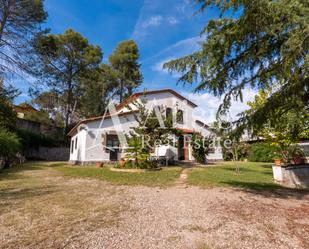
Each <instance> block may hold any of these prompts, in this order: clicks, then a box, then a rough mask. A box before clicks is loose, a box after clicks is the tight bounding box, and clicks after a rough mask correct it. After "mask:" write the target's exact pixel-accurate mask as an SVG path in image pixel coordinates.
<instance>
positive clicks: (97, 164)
mask: <svg viewBox="0 0 309 249" xmlns="http://www.w3.org/2000/svg"><path fill="white" fill-rule="evenodd" d="M95 166H96V167H97V168H102V167H103V166H104V164H103V163H96V165H95Z"/></svg>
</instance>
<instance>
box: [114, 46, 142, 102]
mask: <svg viewBox="0 0 309 249" xmlns="http://www.w3.org/2000/svg"><path fill="white" fill-rule="evenodd" d="M138 59H139V51H138V47H137V45H136V43H135V42H134V41H133V40H129V41H123V42H121V43H119V44H118V46H117V48H116V49H115V51H114V52H113V53H112V54H111V55H110V57H109V62H110V65H111V67H112V68H113V69H114V70H115V71H116V72H117V75H118V81H119V82H118V84H119V86H118V87H119V91H118V95H119V100H120V102H122V101H123V98H124V97H125V96H128V95H132V93H133V91H134V89H136V88H137V87H139V86H140V85H141V83H142V81H143V76H142V73H141V72H140V64H139V63H138Z"/></svg>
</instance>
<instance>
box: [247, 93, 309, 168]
mask: <svg viewBox="0 0 309 249" xmlns="http://www.w3.org/2000/svg"><path fill="white" fill-rule="evenodd" d="M271 96H272V90H271V89H269V90H266V91H262V90H261V91H260V92H259V94H258V95H256V96H255V99H254V101H251V102H248V105H249V106H250V107H251V108H250V109H249V110H247V111H245V112H244V113H243V115H244V116H245V117H246V120H249V121H251V123H252V132H253V134H254V135H256V136H258V137H260V138H263V139H264V140H266V141H267V142H268V143H270V144H271V145H274V146H278V147H279V148H280V155H281V157H282V159H283V160H284V161H285V162H286V163H288V162H289V161H290V159H291V158H290V155H291V154H293V153H295V152H297V151H295V146H293V144H295V143H297V142H299V141H300V140H301V139H308V138H309V130H308V127H309V113H308V110H307V109H306V107H305V106H304V105H303V103H302V101H299V100H298V99H296V100H295V99H294V100H291V103H290V104H291V105H294V104H295V105H297V106H298V109H297V110H296V109H294V108H291V109H289V110H283V109H281V108H278V109H277V110H276V111H274V112H273V113H272V115H271V116H269V117H268V118H267V119H265V117H263V115H262V116H261V114H260V113H259V112H260V110H261V109H264V106H265V105H267V103H268V101H269V98H271ZM252 117H253V118H252ZM257 117H260V118H264V119H265V120H264V124H263V126H260V125H254V122H252V119H254V120H256V118H257ZM297 153H298V152H297Z"/></svg>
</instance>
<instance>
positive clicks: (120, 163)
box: [119, 159, 126, 168]
mask: <svg viewBox="0 0 309 249" xmlns="http://www.w3.org/2000/svg"><path fill="white" fill-rule="evenodd" d="M125 163H126V161H125V160H123V159H121V160H120V161H119V165H120V167H121V168H124V165H125Z"/></svg>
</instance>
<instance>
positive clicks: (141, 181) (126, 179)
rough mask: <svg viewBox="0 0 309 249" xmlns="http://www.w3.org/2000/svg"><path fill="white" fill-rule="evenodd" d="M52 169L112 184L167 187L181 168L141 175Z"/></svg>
mask: <svg viewBox="0 0 309 249" xmlns="http://www.w3.org/2000/svg"><path fill="white" fill-rule="evenodd" d="M54 169H56V170H58V171H60V172H61V173H63V174H64V175H66V176H71V177H87V178H96V179H100V180H106V181H108V182H111V183H114V184H123V185H145V186H161V187H164V186H168V185H171V184H173V183H174V182H175V180H176V179H177V178H178V177H179V175H180V171H181V168H179V167H173V168H164V169H162V170H160V171H149V172H141V173H127V172H115V171H111V170H110V169H109V168H95V167H90V166H89V167H88V166H87V167H82V166H68V165H55V167H54Z"/></svg>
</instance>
